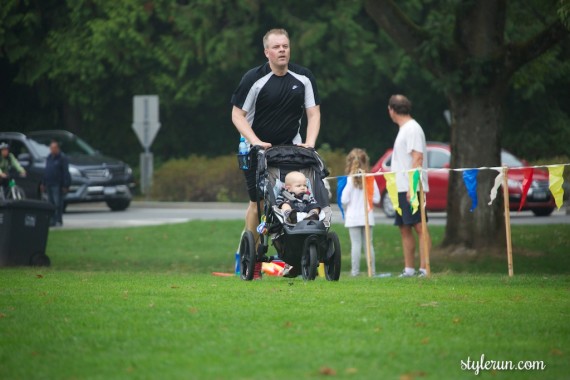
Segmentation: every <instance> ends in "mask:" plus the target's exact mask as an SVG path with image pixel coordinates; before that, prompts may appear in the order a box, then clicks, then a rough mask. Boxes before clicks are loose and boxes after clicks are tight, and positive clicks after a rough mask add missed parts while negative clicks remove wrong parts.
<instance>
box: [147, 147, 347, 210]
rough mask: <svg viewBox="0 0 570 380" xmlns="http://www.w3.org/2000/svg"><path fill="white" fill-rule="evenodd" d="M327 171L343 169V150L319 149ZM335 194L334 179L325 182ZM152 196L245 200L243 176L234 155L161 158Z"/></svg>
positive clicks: (214, 200) (340, 173) (338, 173)
mask: <svg viewBox="0 0 570 380" xmlns="http://www.w3.org/2000/svg"><path fill="white" fill-rule="evenodd" d="M321 155H322V158H323V160H324V161H325V163H326V165H327V167H328V169H329V171H330V172H331V175H333V176H336V175H342V174H343V173H344V160H345V156H346V155H345V153H344V152H342V151H331V150H329V149H326V148H325V149H323V151H322V153H321ZM329 183H330V185H331V191H332V194H333V198H336V180H332V181H330V182H329ZM152 198H153V199H155V200H159V201H187V202H245V201H247V200H248V197H247V191H246V186H245V180H244V178H243V174H242V172H241V170H239V169H238V167H237V160H236V157H235V156H234V155H227V156H219V157H215V158H207V157H202V156H190V157H188V158H184V159H175V160H170V161H167V162H165V163H164V164H163V165H161V166H160V168H159V169H158V170H156V172H155V174H154V183H153V187H152Z"/></svg>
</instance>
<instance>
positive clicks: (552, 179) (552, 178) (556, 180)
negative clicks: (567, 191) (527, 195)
mask: <svg viewBox="0 0 570 380" xmlns="http://www.w3.org/2000/svg"><path fill="white" fill-rule="evenodd" d="M563 173H564V165H557V166H549V167H548V181H549V183H550V184H549V186H548V188H549V189H550V192H551V193H552V196H553V197H554V202H556V207H558V209H559V210H560V207H562V203H563V202H564V201H563V199H562V198H563V197H564V189H562V184H563V183H564V179H562V174H563Z"/></svg>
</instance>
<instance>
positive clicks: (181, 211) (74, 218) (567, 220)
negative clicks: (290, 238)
mask: <svg viewBox="0 0 570 380" xmlns="http://www.w3.org/2000/svg"><path fill="white" fill-rule="evenodd" d="M334 207H335V212H334V213H333V215H334V216H333V222H338V223H340V222H341V218H340V212H338V209H337V208H336V206H334ZM245 209H246V205H245V204H236V203H166V202H133V204H132V206H131V208H129V209H128V210H126V211H124V212H111V211H109V209H108V208H107V207H106V206H105V205H104V204H81V205H70V206H69V207H68V209H67V213H66V214H65V215H64V225H65V226H64V228H66V229H76V228H108V227H135V226H150V225H157V224H167V223H182V222H186V221H190V220H241V219H243V217H244V213H245ZM429 217H430V224H432V225H445V222H446V215H445V213H430V214H429ZM376 222H377V223H381V224H392V219H388V218H386V217H385V216H384V214H382V212H381V211H378V212H377V214H376ZM511 222H512V224H561V223H562V224H570V215H566V212H565V210H564V209H562V211H555V212H554V213H553V214H552V215H551V216H549V217H545V218H537V217H535V216H534V215H533V214H532V213H531V212H521V213H517V212H512V213H511Z"/></svg>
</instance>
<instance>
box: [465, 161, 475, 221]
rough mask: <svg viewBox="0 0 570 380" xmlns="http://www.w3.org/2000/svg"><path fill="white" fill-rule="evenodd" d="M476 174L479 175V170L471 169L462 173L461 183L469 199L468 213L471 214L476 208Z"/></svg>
mask: <svg viewBox="0 0 570 380" xmlns="http://www.w3.org/2000/svg"><path fill="white" fill-rule="evenodd" d="M477 174H479V169H471V170H466V171H464V172H463V182H464V183H465V187H466V188H467V194H469V197H470V198H471V209H469V211H471V212H473V210H475V208H476V207H477V203H478V201H477Z"/></svg>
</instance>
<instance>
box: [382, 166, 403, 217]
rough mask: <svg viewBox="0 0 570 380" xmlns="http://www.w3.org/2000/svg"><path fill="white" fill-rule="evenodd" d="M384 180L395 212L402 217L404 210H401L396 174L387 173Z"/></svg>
mask: <svg viewBox="0 0 570 380" xmlns="http://www.w3.org/2000/svg"><path fill="white" fill-rule="evenodd" d="M384 179H385V180H386V190H388V196H389V197H390V200H391V201H392V206H394V210H396V212H397V213H398V214H400V215H402V209H401V208H400V203H399V202H398V187H397V186H396V173H386V174H384Z"/></svg>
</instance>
